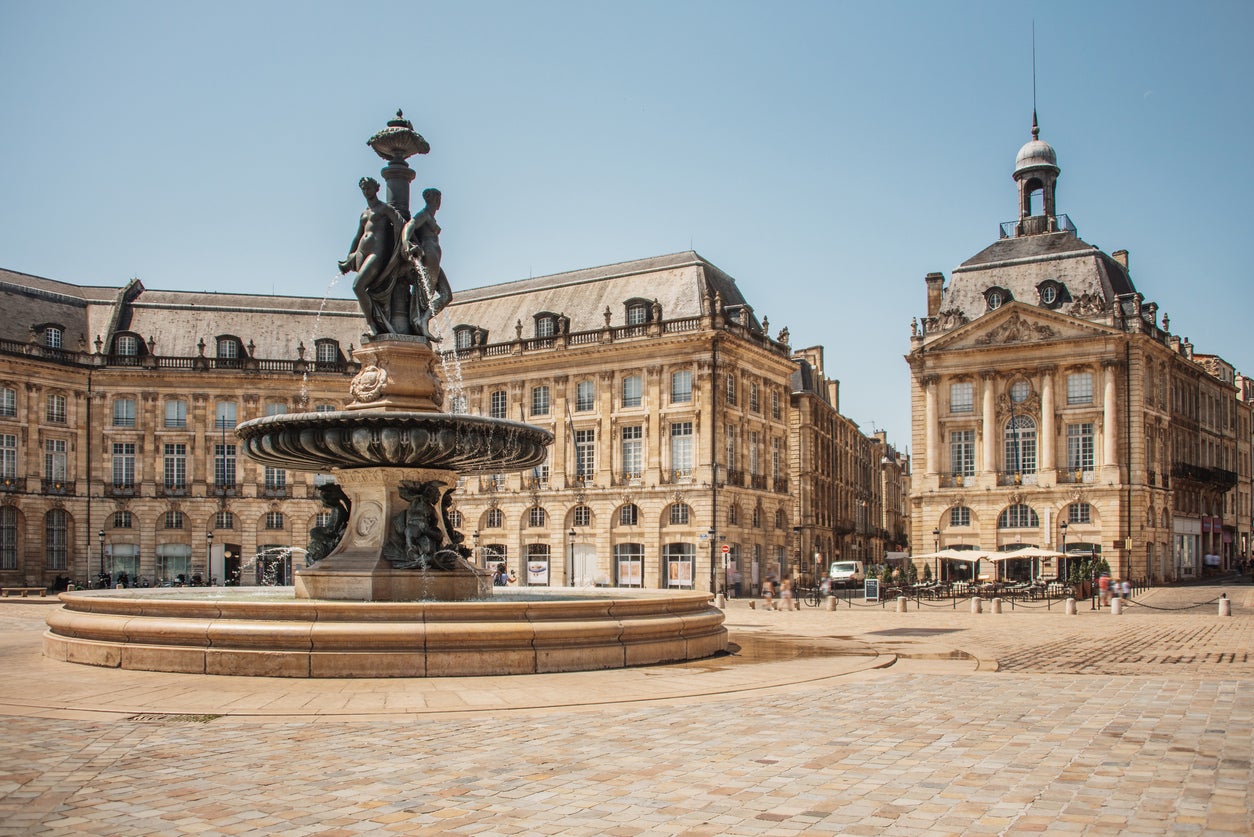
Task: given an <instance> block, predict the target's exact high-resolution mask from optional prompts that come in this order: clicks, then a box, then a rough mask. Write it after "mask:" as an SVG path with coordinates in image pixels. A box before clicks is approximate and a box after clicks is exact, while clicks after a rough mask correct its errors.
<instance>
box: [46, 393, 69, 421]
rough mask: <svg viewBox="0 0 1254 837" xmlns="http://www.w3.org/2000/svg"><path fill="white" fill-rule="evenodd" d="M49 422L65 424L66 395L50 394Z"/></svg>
mask: <svg viewBox="0 0 1254 837" xmlns="http://www.w3.org/2000/svg"><path fill="white" fill-rule="evenodd" d="M48 422H49V423H50V424H65V396H64V395H49V396H48Z"/></svg>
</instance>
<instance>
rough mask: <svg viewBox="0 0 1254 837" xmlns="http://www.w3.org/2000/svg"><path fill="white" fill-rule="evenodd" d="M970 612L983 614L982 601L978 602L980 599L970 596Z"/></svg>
mask: <svg viewBox="0 0 1254 837" xmlns="http://www.w3.org/2000/svg"><path fill="white" fill-rule="evenodd" d="M971 612H972V613H983V612H984V603H983V602H982V601H980V597H979V596H972V597H971Z"/></svg>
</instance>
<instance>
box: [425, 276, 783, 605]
mask: <svg viewBox="0 0 1254 837" xmlns="http://www.w3.org/2000/svg"><path fill="white" fill-rule="evenodd" d="M437 327H438V329H439V330H440V332H441V333H443V334H445V335H446V336H445V339H446V340H451V341H452V342H453V344H454V345H455V346H456V349H457V353H456V354H457V362H456V370H455V371H452V370H450V371H452V375H451V377H452V378H453V379H454V380H455V379H456V378H457V377H458V376H460V378H461V379H462V380H463V381H464V392H462V393H458V392H457V387H456V386H455V385H452V386H450V397H452V398H459V397H460V398H464V399H465V404H464V407H465V409H467V410H468V411H469V412H471V413H479V414H483V415H493V416H501V417H508V418H512V419H519V420H522V421H526V422H529V423H533V424H539V425H542V426H544V427H545V428H546V429H548V430H550V431H552V433H553V434H554V436H555V438H556V441H555V442H554V444H553V446H552V448H551V449H550V458H549V462H548V463H547V464H546V465H545V466H543V467H540V468H537V469H535V470H534V471H533V472H531V473H524V474H496V475H485V476H482V477H472V478H468V479H464V480H463V481H462V483H463V484H462V486H461V488H460V490H459V492H458V509H459V511H460V513H461V514H462V516H463V531H465V532H466V533H467V534H468V535H469V536H470V537H471V538H472V540H473V543H474V544H475V548H476V554H477V555H478V556H479V560H480V561H481V562H482V563H483V564H484V565H485V566H491V565H492V564H494V563H496V562H500V561H503V562H505V563H507V564H508V565H509V566H510V567H511V568H513V569H516V570H518V571H519V572H520V575H521V577H522V580H523V582H524V583H527V584H550V585H559V584H564V583H572V582H573V583H574V584H576V585H585V584H604V585H613V586H645V587H668V586H673V587H695V588H698V589H711V585H713V587H714V589H718V588H719V587H720V586H721V585H722V584H723V583H724V581H725V580H730V582H731V583H732V584H734V585H737V586H738V587H739V590H740V591H741V592H748V591H750V590H752V589H754V588H755V587H756V585H757V584H758V582H759V580H760V579H761V578H762V577H764V576H766V575H778V574H779V572H780V570H781V567H782V568H784V569H785V570H786V569H787V558H788V546H789V543H790V539H791V536H792V526H793V522H792V517H793V515H792V500H791V494H790V491H789V487H790V480H789V453H788V451H789V424H788V422H789V412H790V409H791V408H790V405H789V389H788V380H789V375H790V374H791V372H792V369H793V364H792V361H791V358H790V355H789V349H788V345H787V335H786V333H784V334H781V335H780V336H779V338H778V339H774V338H771V337H770V336H769V334H768V333H767V327H768V323H767V322H766V321H765V320H763V321H761V322H759V320H758V318H757V316H756V315H755V314H754V311H753V309H752V307H751V306H750V305H749V304H748V302H746V300H745V299H744V297H743V296H742V295H741V293H740V291H739V289H738V288H737V287H736V284H735V281H734V280H733V279H732V278H731V277H729V276H727V275H726V274H725V273H723V272H722V271H720V270H719V269H718V268H716V267H714V266H713V265H711V264H710V263H709V262H707V261H705V260H704V259H702V258H701V257H700V256H698V255H697V254H695V253H692V252H685V253H677V254H673V255H669V256H661V257H657V258H653V259H643V260H639V261H633V262H625V263H622V264H615V265H609V266H606V267H599V268H591V269H587V270H579V271H574V272H570V273H562V274H557V275H553V276H544V277H539V278H534V279H527V280H523V281H519V282H510V283H506V284H501V285H493V286H490V287H484V288H477V289H471V290H466V291H460V292H458V293H456V294H455V296H454V298H453V303H452V304H451V305H450V306H449V308H448V309H447V318H444V317H442V318H441V320H440V321H439V323H438V324H437ZM450 330H451V332H452V334H451V336H449V335H448V334H447V332H448V331H450ZM724 546H725V547H726V549H727V551H726V553H724V552H723V551H722V548H723V547H724Z"/></svg>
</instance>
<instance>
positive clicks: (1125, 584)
mask: <svg viewBox="0 0 1254 837" xmlns="http://www.w3.org/2000/svg"><path fill="white" fill-rule="evenodd" d="M1119 597H1120V598H1122V599H1130V598H1132V582H1131V581H1128V580H1127V579H1126V578H1125V579H1124V580H1123V581H1122V582H1120V584H1119Z"/></svg>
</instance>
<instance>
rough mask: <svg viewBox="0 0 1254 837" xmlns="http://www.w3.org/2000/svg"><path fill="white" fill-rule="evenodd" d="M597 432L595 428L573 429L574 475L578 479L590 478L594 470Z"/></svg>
mask: <svg viewBox="0 0 1254 837" xmlns="http://www.w3.org/2000/svg"><path fill="white" fill-rule="evenodd" d="M596 451H597V432H596V431H595V430H576V431H575V476H576V477H577V478H579V479H585V480H590V479H592V474H593V471H595V470H596Z"/></svg>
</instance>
